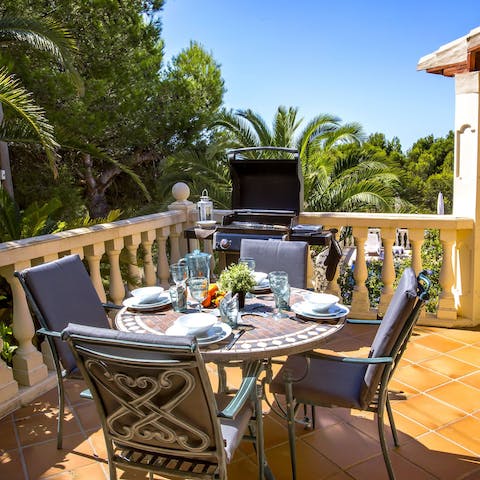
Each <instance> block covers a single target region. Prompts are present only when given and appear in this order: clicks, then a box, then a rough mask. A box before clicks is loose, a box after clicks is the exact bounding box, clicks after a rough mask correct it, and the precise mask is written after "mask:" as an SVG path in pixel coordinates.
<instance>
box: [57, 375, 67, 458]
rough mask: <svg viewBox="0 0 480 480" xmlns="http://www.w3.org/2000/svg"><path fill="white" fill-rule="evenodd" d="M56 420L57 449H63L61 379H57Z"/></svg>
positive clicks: (63, 413) (63, 405)
mask: <svg viewBox="0 0 480 480" xmlns="http://www.w3.org/2000/svg"><path fill="white" fill-rule="evenodd" d="M57 391H58V418H57V449H58V450H61V449H62V447H63V422H64V417H65V390H64V388H63V379H62V378H59V379H58V388H57Z"/></svg>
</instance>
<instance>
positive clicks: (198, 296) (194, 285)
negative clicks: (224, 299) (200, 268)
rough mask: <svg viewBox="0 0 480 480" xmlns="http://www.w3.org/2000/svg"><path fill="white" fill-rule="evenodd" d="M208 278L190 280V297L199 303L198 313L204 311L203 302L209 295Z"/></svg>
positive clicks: (192, 278)
mask: <svg viewBox="0 0 480 480" xmlns="http://www.w3.org/2000/svg"><path fill="white" fill-rule="evenodd" d="M208 283H209V282H208V278H206V277H191V278H189V279H188V286H189V288H190V295H191V296H192V297H193V299H194V300H196V301H197V302H198V311H199V312H201V311H202V302H203V301H204V300H205V299H206V298H207V295H208Z"/></svg>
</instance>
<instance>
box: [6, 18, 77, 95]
mask: <svg viewBox="0 0 480 480" xmlns="http://www.w3.org/2000/svg"><path fill="white" fill-rule="evenodd" d="M18 44H25V45H28V46H29V47H31V48H34V49H36V50H39V51H44V52H47V53H48V54H49V55H51V56H52V58H53V59H54V60H55V61H57V62H58V63H59V64H60V65H62V67H63V68H64V69H65V71H66V72H67V74H68V75H69V76H70V78H71V80H72V82H73V83H74V85H75V86H76V87H77V90H78V92H79V94H80V95H83V93H84V84H83V80H82V78H81V77H80V74H79V73H78V71H77V69H76V68H75V66H74V61H73V54H74V53H75V52H77V50H78V48H77V44H76V41H75V39H74V38H73V35H72V34H71V32H70V31H69V30H68V29H66V28H65V27H63V26H62V25H61V24H60V23H58V22H57V21H55V20H54V19H52V18H49V17H44V18H40V19H37V18H30V17H29V18H23V17H11V16H4V17H0V47H2V46H3V47H11V46H17V45H18Z"/></svg>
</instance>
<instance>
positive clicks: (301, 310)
mask: <svg viewBox="0 0 480 480" xmlns="http://www.w3.org/2000/svg"><path fill="white" fill-rule="evenodd" d="M291 309H292V311H293V312H295V313H296V314H297V315H300V316H302V317H307V318H313V319H316V320H325V319H331V318H341V317H344V316H345V315H348V314H349V313H350V309H349V308H348V307H346V306H345V305H340V304H338V303H337V304H335V305H333V306H332V307H330V308H329V309H328V311H326V312H316V311H314V310H313V308H312V304H311V303H308V302H298V303H294V304H293V305H292V306H291Z"/></svg>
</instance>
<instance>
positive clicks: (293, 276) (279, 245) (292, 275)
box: [240, 238, 308, 288]
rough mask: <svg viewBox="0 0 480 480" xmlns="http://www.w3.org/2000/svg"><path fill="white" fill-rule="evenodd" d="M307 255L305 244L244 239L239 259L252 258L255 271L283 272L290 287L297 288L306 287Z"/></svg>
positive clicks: (306, 244)
mask: <svg viewBox="0 0 480 480" xmlns="http://www.w3.org/2000/svg"><path fill="white" fill-rule="evenodd" d="M307 255H308V243H307V242H297V241H292V242H285V241H282V240H273V239H270V240H254V239H249V238H245V239H243V240H242V243H241V244H240V257H251V258H253V259H254V260H255V270H257V271H259V272H265V273H268V272H272V271H274V270H283V271H285V272H287V273H288V281H289V283H290V285H291V286H292V287H297V288H306V287H307Z"/></svg>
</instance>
